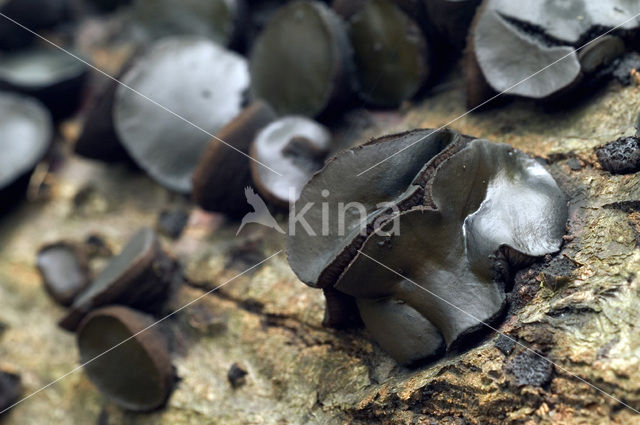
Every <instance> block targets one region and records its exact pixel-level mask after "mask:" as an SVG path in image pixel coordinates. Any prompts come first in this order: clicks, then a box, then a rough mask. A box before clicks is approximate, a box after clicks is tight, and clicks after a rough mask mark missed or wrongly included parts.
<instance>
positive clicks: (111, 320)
mask: <svg viewBox="0 0 640 425" xmlns="http://www.w3.org/2000/svg"><path fill="white" fill-rule="evenodd" d="M154 324H155V320H154V319H153V317H152V316H149V315H146V314H142V313H140V312H137V311H135V310H133V309H130V308H127V307H123V306H109V307H105V308H101V309H98V310H95V311H93V312H92V313H91V314H89V315H88V316H87V317H86V318H85V319H84V320H83V321H82V323H81V324H80V327H79V330H78V334H77V342H78V348H79V351H80V361H81V362H82V364H83V365H84V370H85V372H86V374H87V376H88V377H89V379H90V380H91V382H93V384H94V385H95V386H96V387H97V388H98V390H99V391H100V392H101V393H102V394H104V395H105V396H106V397H108V398H109V399H111V400H113V401H114V402H115V403H116V404H118V405H119V406H121V407H123V408H125V409H127V410H131V411H137V412H146V411H151V410H155V409H158V408H160V407H162V406H163V405H164V404H165V403H166V402H167V399H168V398H169V396H170V394H171V391H172V389H173V385H174V381H175V372H174V368H173V366H172V364H171V357H170V353H169V342H168V339H167V337H166V336H165V335H164V334H163V333H162V331H161V330H159V329H158V328H156V327H154V326H153V325H154ZM125 341H126V342H125ZM119 344H120V345H119ZM114 347H115V348H114Z"/></svg>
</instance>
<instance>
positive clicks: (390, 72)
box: [347, 0, 430, 106]
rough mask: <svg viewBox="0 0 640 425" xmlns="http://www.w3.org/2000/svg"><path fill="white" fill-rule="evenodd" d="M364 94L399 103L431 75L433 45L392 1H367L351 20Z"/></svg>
mask: <svg viewBox="0 0 640 425" xmlns="http://www.w3.org/2000/svg"><path fill="white" fill-rule="evenodd" d="M347 22H348V24H349V28H348V33H349V39H350V41H351V44H352V46H353V56H354V64H355V74H356V82H357V88H358V91H359V94H360V96H361V97H362V98H363V99H364V100H366V101H368V102H370V103H372V104H376V105H381V106H398V105H400V104H401V103H402V102H403V101H404V100H407V99H410V98H411V97H413V96H414V95H415V94H416V92H417V91H418V90H419V89H420V88H421V87H422V86H423V84H424V83H425V81H426V79H427V78H428V77H429V60H430V50H429V45H428V44H427V41H426V39H425V37H424V36H423V34H422V31H421V30H420V28H419V27H418V25H417V23H416V22H415V21H414V20H413V19H412V18H411V17H409V16H408V15H407V14H405V13H404V12H403V11H402V10H401V9H400V8H399V7H397V6H396V5H395V4H394V3H393V2H392V1H391V0H367V1H365V2H364V3H363V4H362V6H361V7H360V8H359V9H358V10H357V11H355V12H354V13H353V14H352V15H351V17H350V18H349V19H348V21H347Z"/></svg>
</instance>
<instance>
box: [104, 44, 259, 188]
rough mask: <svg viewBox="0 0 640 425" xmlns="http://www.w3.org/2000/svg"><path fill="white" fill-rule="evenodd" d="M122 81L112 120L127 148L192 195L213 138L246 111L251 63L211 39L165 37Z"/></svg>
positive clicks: (148, 167)
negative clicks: (198, 168) (197, 170)
mask: <svg viewBox="0 0 640 425" xmlns="http://www.w3.org/2000/svg"><path fill="white" fill-rule="evenodd" d="M122 82H123V83H124V84H125V85H126V86H124V85H121V86H119V87H118V88H117V89H116V94H115V104H114V110H113V114H114V115H113V116H114V123H115V128H116V133H117V135H118V137H119V139H120V141H121V142H122V144H123V145H124V147H125V149H126V150H127V152H128V153H129V155H130V156H131V157H132V158H133V160H134V161H136V163H137V164H138V165H139V166H140V167H141V168H142V169H143V170H145V171H146V172H147V173H148V174H149V175H150V176H151V177H153V178H154V179H156V180H157V181H158V182H159V183H161V184H163V185H164V186H166V187H168V188H169V189H172V190H175V191H178V192H184V193H188V192H191V177H192V175H193V172H194V170H195V168H196V166H197V164H198V161H199V160H200V158H201V157H202V154H203V152H204V151H205V149H206V148H207V146H208V145H209V142H210V141H211V137H210V136H208V134H215V133H216V132H218V131H219V130H220V129H221V128H222V127H224V126H225V125H226V124H227V123H228V122H229V121H231V120H232V119H233V118H234V117H235V116H236V115H237V114H238V113H239V112H240V111H241V109H242V103H243V98H244V93H245V91H246V89H247V88H248V86H249V72H248V68H247V64H246V61H245V60H244V58H242V57H241V56H239V55H238V54H236V53H233V52H231V51H229V50H226V49H224V48H222V47H220V46H219V45H217V44H215V43H214V42H212V41H210V40H207V39H203V38H194V37H171V38H165V39H163V40H161V41H158V42H157V43H155V44H154V45H153V46H152V47H151V48H150V49H149V51H148V52H147V53H146V54H144V55H142V56H141V57H139V58H137V59H136V61H135V62H134V63H133V64H132V65H131V69H129V70H128V71H127V72H125V73H124V75H123V77H122ZM127 86H128V87H127ZM131 89H133V90H131ZM150 100H151V101H150ZM160 105H162V106H160Z"/></svg>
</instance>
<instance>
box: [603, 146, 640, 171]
mask: <svg viewBox="0 0 640 425" xmlns="http://www.w3.org/2000/svg"><path fill="white" fill-rule="evenodd" d="M596 156H597V157H598V162H600V165H602V168H604V169H605V170H607V171H609V172H610V173H612V174H631V173H636V172H638V171H640V139H639V138H637V137H621V138H619V139H617V140H614V141H613V142H609V143H607V144H605V145H603V146H600V147H598V148H596Z"/></svg>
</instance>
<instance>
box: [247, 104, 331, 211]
mask: <svg viewBox="0 0 640 425" xmlns="http://www.w3.org/2000/svg"><path fill="white" fill-rule="evenodd" d="M330 147H331V133H329V130H328V129H326V128H325V127H324V126H322V125H320V124H318V123H317V122H315V121H313V120H311V119H309V118H305V117H296V116H291V117H284V118H280V119H279V120H277V121H274V122H272V123H271V124H269V125H268V126H266V127H265V128H263V129H262V130H261V131H260V132H259V133H258V134H257V135H256V137H255V139H254V140H253V143H252V144H251V151H250V152H251V157H252V158H255V159H256V160H258V161H260V162H261V163H262V164H265V165H267V166H268V167H269V168H266V167H264V166H262V165H260V164H258V163H257V162H252V163H251V164H250V166H251V175H252V176H253V181H254V183H255V185H256V188H257V189H258V191H259V192H260V194H261V195H262V196H264V197H265V198H267V199H268V200H269V201H270V202H272V203H273V204H275V205H278V206H281V207H288V206H289V203H291V202H295V201H296V200H297V199H298V196H300V191H301V190H302V187H303V186H304V185H305V184H306V183H307V181H309V178H311V176H312V175H313V173H315V172H316V171H318V170H319V169H320V168H322V166H323V165H324V159H325V157H326V156H327V154H328V152H329V149H330ZM272 170H273V171H277V172H278V173H280V175H278V174H276V173H274V172H273V171H272Z"/></svg>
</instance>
